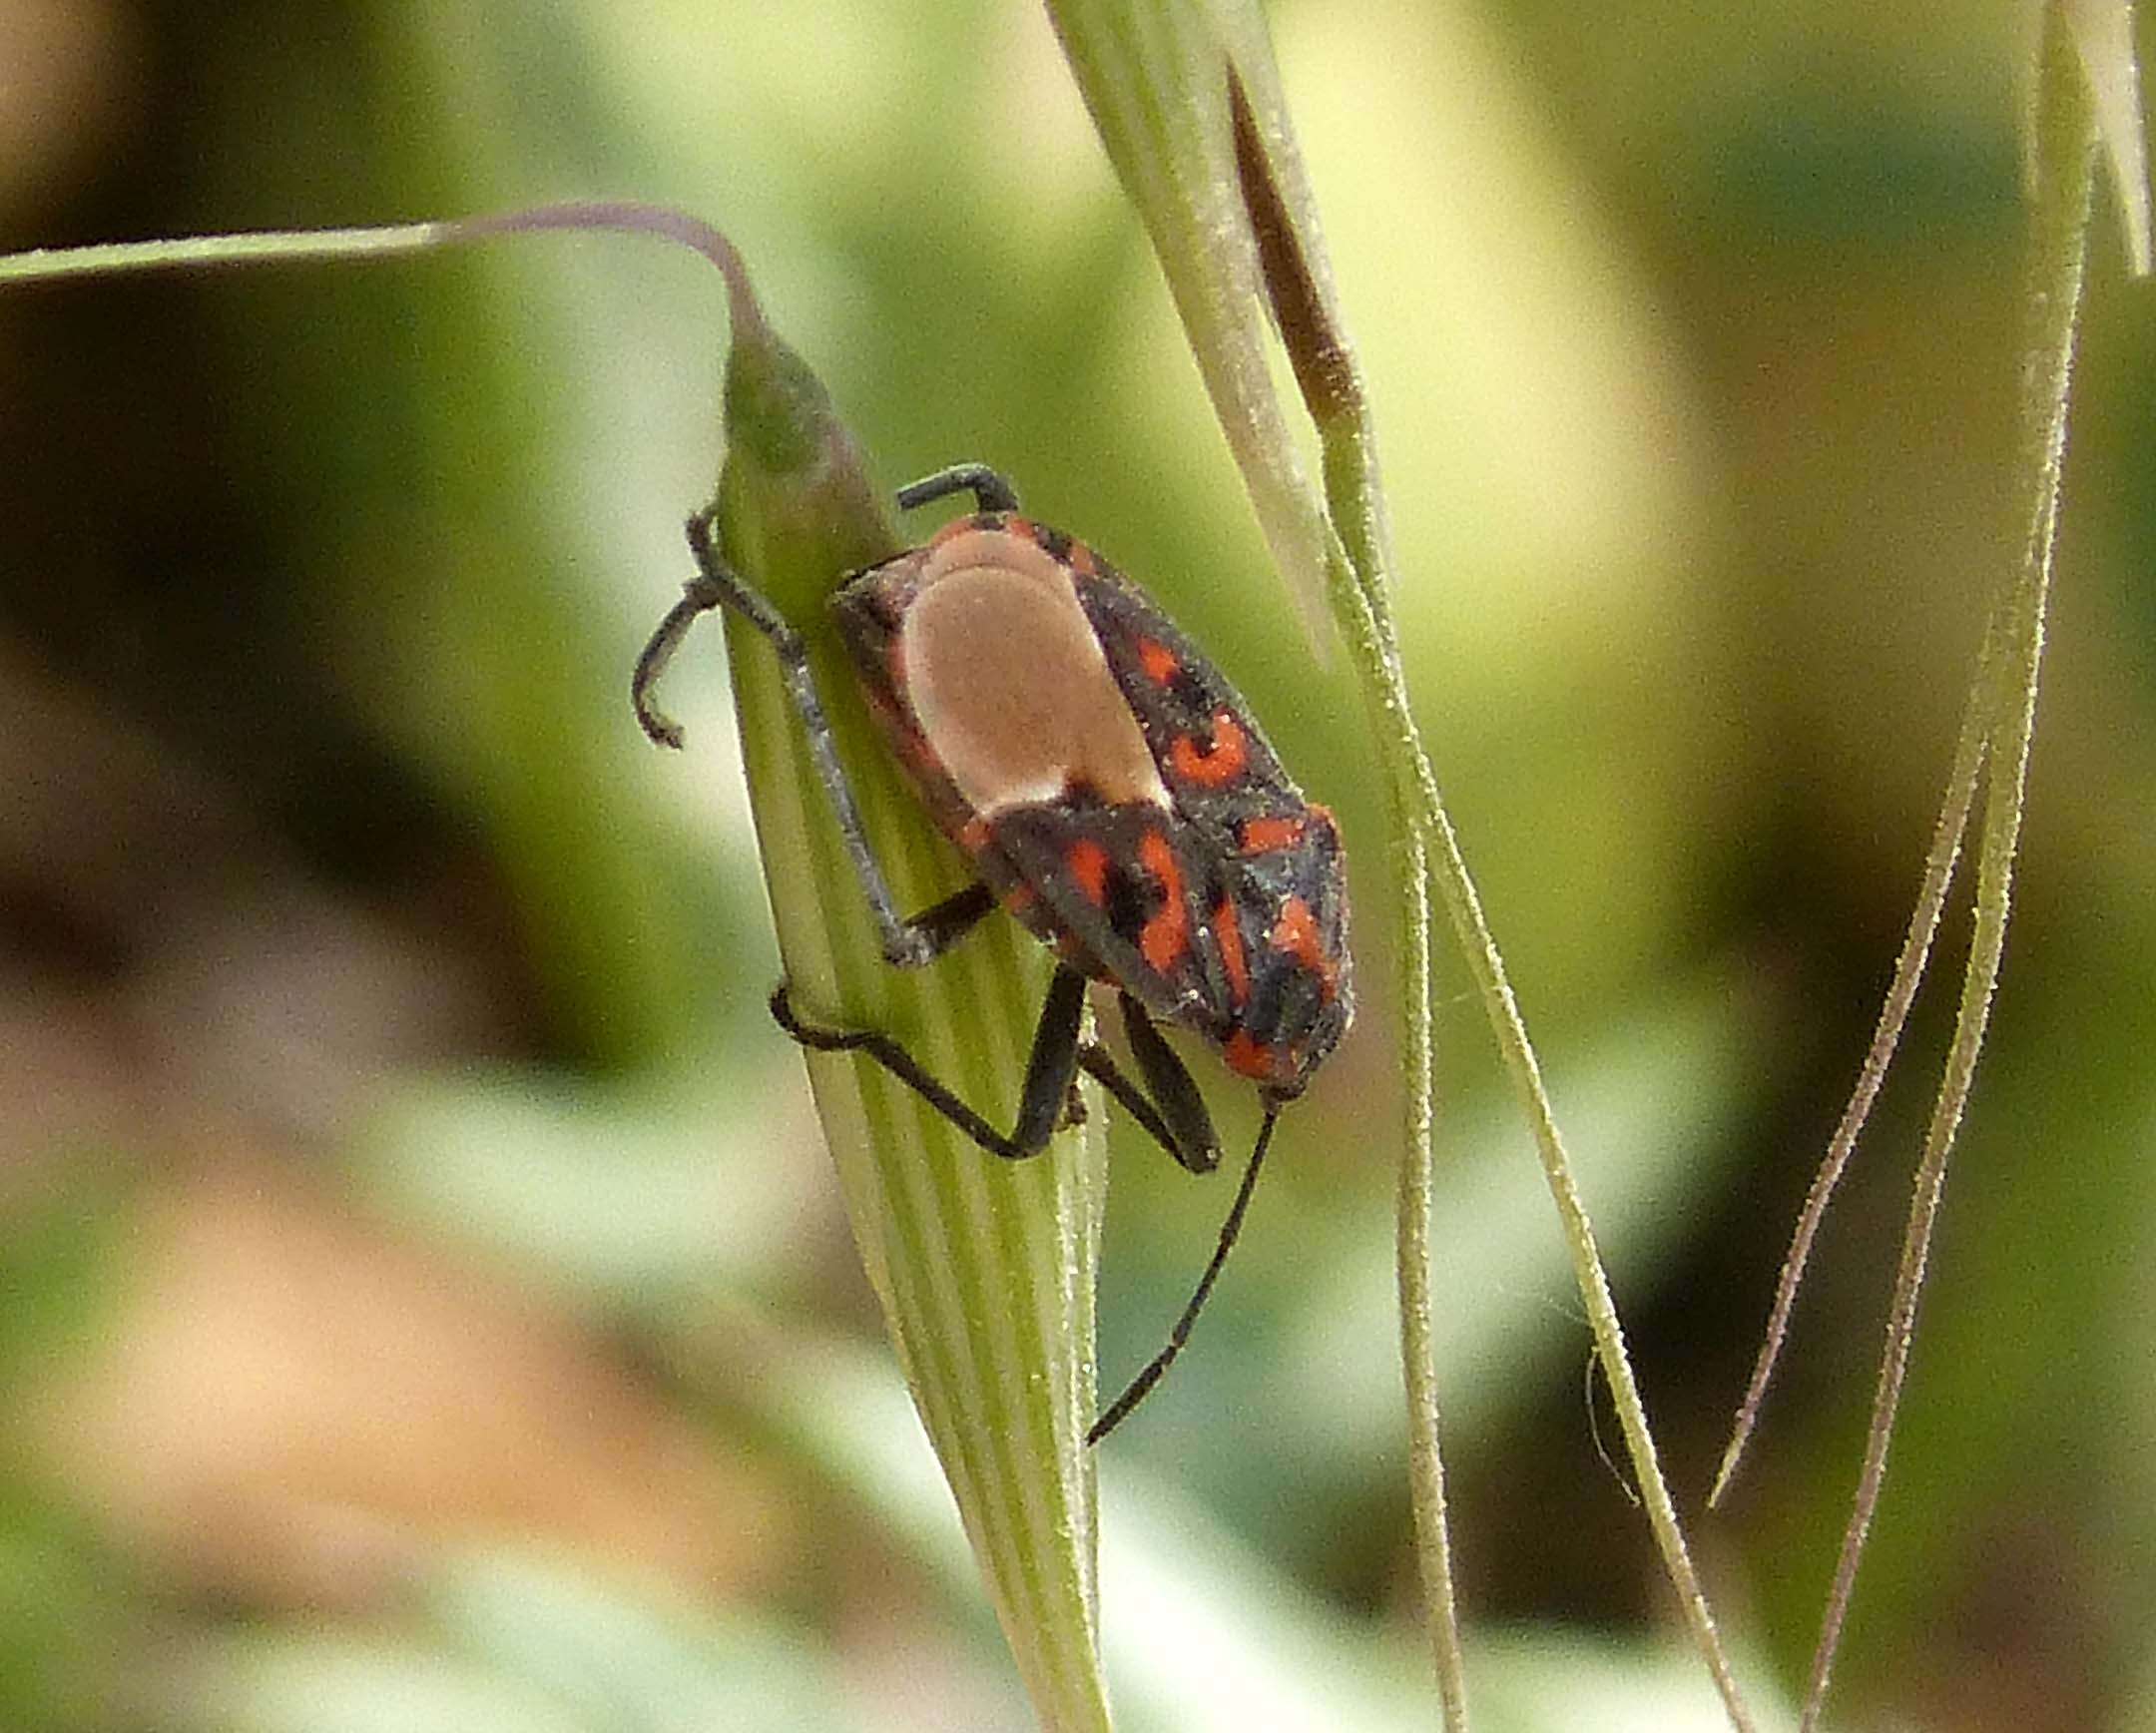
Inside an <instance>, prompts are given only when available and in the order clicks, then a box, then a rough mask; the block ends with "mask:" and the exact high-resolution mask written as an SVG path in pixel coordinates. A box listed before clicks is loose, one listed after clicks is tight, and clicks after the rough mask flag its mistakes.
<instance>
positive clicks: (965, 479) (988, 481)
mask: <svg viewBox="0 0 2156 1733" xmlns="http://www.w3.org/2000/svg"><path fill="white" fill-rule="evenodd" d="M954 493H970V494H971V495H972V496H973V505H974V509H975V510H977V511H1016V510H1017V509H1018V492H1017V489H1015V488H1014V487H1012V486H1011V484H1010V483H1009V482H1007V481H1005V480H1004V479H1003V477H1002V476H1000V475H998V474H997V473H996V472H995V471H994V470H993V469H990V468H989V467H988V465H987V464H985V463H954V464H952V465H951V466H950V467H949V468H948V469H939V470H937V471H936V472H935V473H934V474H933V475H924V476H922V477H921V479H920V480H918V481H914V482H908V483H907V484H906V485H905V486H904V487H901V488H900V489H899V490H898V509H899V510H900V511H911V510H913V509H914V508H915V507H916V506H922V505H927V504H930V503H931V502H933V501H935V500H938V499H948V498H949V497H950V496H951V495H952V494H954Z"/></svg>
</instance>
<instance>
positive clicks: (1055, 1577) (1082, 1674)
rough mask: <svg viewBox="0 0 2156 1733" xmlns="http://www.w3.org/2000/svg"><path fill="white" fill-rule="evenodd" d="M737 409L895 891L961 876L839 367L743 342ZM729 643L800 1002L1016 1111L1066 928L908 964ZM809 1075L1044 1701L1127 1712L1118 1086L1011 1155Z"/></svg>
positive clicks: (771, 538)
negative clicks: (1120, 1518)
mask: <svg viewBox="0 0 2156 1733" xmlns="http://www.w3.org/2000/svg"><path fill="white" fill-rule="evenodd" d="M727 411H728V413H727V419H728V426H729V429H730V433H731V438H732V443H731V446H730V449H729V452H728V457H727V465H726V469H725V472H724V474H723V476H722V478H721V483H720V492H719V523H720V527H721V531H722V535H723V539H724V544H725V547H726V550H727V552H728V555H729V557H730V558H731V559H732V560H733V561H734V562H735V564H736V566H737V569H739V570H741V571H742V572H744V573H745V574H747V575H749V576H751V578H752V580H753V581H754V582H756V583H757V584H758V586H759V587H760V588H762V589H763V590H764V591H765V593H766V594H767V595H768V596H770V597H771V598H772V600H773V601H774V602H775V603H776V604H777V605H778V606H779V608H780V609H781V611H782V612H784V613H786V614H787V615H788V616H789V617H790V618H791V619H792V620H793V621H794V622H795V623H796V625H797V627H798V628H799V629H800V630H801V631H802V632H803V633H804V634H805V635H806V636H807V637H808V640H809V643H810V647H811V656H812V660H813V663H814V666H815V671H816V677H817V683H818V686H819V687H820V689H821V692H822V696H823V700H824V704H825V707H826V710H827V712H828V714H829V717H830V720H831V724H832V727H833V729H834V730H835V732H836V734H837V737H838V743H839V750H840V753H841V756H842V757H843V759H844V761H845V763H846V765H847V767H848V770H849V773H850V774H851V775H852V776H853V779H854V794H855V796H856V798H857V800H858V802H859V807H860V815H861V819H862V822H863V824H864V826H865V828H866V831H867V834H868V837H869V839H870V841H871V844H872V846H873V847H874V848H875V850H876V852H877V856H878V859H879V860H880V862H881V864H882V866H883V870H884V873H885V875H886V877H887V878H888V880H889V882H890V885H891V889H892V892H893V893H894V895H896V897H897V898H898V900H899V903H900V905H901V906H902V907H907V908H916V907H925V906H927V905H928V904H930V903H932V902H934V901H936V900H938V899H940V898H941V897H942V896H944V895H946V894H948V893H949V892H950V891H952V890H955V889H957V888H958V887H959V886H960V885H961V884H962V883H963V882H964V869H963V866H962V865H961V864H960V863H959V861H958V859H957V857H956V854H955V852H954V851H952V850H951V849H950V848H949V847H948V845H946V844H945V843H943V842H942V841H941V839H939V838H937V837H936V836H935V835H934V834H933V833H932V832H931V831H929V830H928V828H927V826H926V824H925V821H924V820H923V819H922V818H921V816H920V810H919V804H918V802H917V801H916V800H915V799H914V797H913V796H912V794H911V793H910V791H909V790H908V789H907V788H906V787H905V786H904V785H903V784H902V783H901V782H900V781H899V779H898V776H897V773H896V771H895V769H894V768H893V767H892V766H891V765H890V763H889V755H888V753H887V752H886V751H885V750H884V749H883V747H882V745H881V743H880V741H879V740H878V739H877V738H876V737H875V735H874V731H873V728H872V725H871V723H870V721H869V719H868V718H867V716H866V714H865V712H864V710H863V708H862V706H861V704H860V702H859V701H858V699H857V698H856V697H855V696H854V695H853V694H854V686H853V682H852V678H851V675H850V673H849V672H848V671H847V669H846V667H845V666H844V663H843V658H842V654H841V651H840V648H839V647H838V646H837V645H836V644H835V643H834V641H833V634H832V633H831V632H830V630H829V629H828V625H827V623H826V620H825V616H824V611H823V607H822V604H823V602H824V601H825V599H826V598H827V597H828V595H829V593H830V590H831V588H832V585H833V582H834V580H835V579H836V577H837V576H838V575H839V574H841V573H843V572H845V571H848V570H852V569H856V568H858V567H860V566H863V565H868V564H872V563H874V562H876V561H878V560H881V559H884V558H888V557H889V556H890V555H891V554H893V553H896V552H897V551H899V545H900V544H899V542H898V540H897V538H896V537H895V536H894V534H893V532H892V531H891V529H890V526H889V523H888V520H887V518H886V517H885V514H884V511H883V508H882V505H881V502H880V500H879V499H878V498H877V497H876V496H875V495H874V494H873V493H872V492H871V491H869V489H868V486H867V484H866V483H865V481H864V480H863V474H864V469H863V466H862V465H861V463H860V462H859V460H858V458H857V457H856V456H855V455H854V454H853V452H852V449H851V445H850V441H849V440H847V438H846V436H845V434H844V432H843V430H842V429H841V428H840V427H839V426H838V424H837V422H836V420H835V417H833V416H832V415H831V413H830V411H829V407H828V405H827V403H825V402H824V401H823V398H822V391H821V387H820V386H818V385H817V384H816V383H815V381H814V380H813V378H812V377H811V376H810V375H809V374H808V371H807V369H806V368H805V367H804V366H802V364H801V363H800V361H799V360H798V359H797V358H796V357H794V356H793V355H792V354H791V352H790V351H787V350H785V349H784V347H783V345H779V344H777V343H776V342H775V343H773V344H771V345H769V346H745V345H742V344H739V343H738V344H737V345H736V347H735V349H734V353H733V357H732V359H731V362H730V364H729V368H728V376H727ZM805 434H806V435H807V436H806V437H805ZM728 648H729V654H730V659H731V665H732V670H733V679H734V687H735V695H736V704H737V709H738V714H739V718H740V726H741V732H742V745H743V753H744V758H745V761H746V764H747V768H748V775H749V784H750V791H751V796H752V802H753V805H754V808H755V811H756V815H757V832H758V839H759V842H760V845H761V846H762V848H763V850H764V857H765V866H766V875H767V882H768V883H769V885H770V888H771V895H772V906H773V912H774V915H775V917H776V920H777V923H778V929H779V936H780V945H781V949H782V951H783V952H784V954H785V957H786V966H787V970H788V974H789V978H790V980H791V981H792V983H793V986H794V990H795V993H796V998H797V1003H798V1005H799V1006H800V1008H801V1010H802V1011H803V1013H804V1014H805V1015H807V1016H808V1017H809V1018H810V1019H811V1020H812V1021H818V1022H828V1023H834V1024H838V1025H841V1026H849V1027H860V1028H876V1029H881V1030H884V1031H887V1032H889V1033H891V1034H893V1035H895V1036H896V1037H897V1038H898V1039H900V1040H901V1041H903V1042H904V1043H905V1044H906V1045H907V1046H908V1047H909V1048H910V1049H911V1050H912V1051H913V1052H914V1053H915V1054H916V1055H917V1056H918V1057H920V1058H921V1059H922V1061H923V1062H924V1063H926V1064H927V1065H928V1066H929V1068H930V1069H931V1070H933V1071H934V1072H935V1073H936V1075H938V1076H939V1077H941V1078H943V1079H944V1080H945V1081H946V1082H948V1083H949V1084H950V1085H951V1086H952V1088H954V1089H955V1090H956V1091H957V1092H958V1094H959V1095H960V1096H961V1097H963V1098H964V1099H965V1100H967V1101H969V1102H971V1103H972V1104H974V1105H975V1106H976V1107H978V1108H979V1109H980V1110H981V1111H982V1112H983V1113H985V1114H986V1115H987V1117H988V1118H989V1119H990V1120H991V1121H995V1122H997V1123H1002V1124H1008V1123H1010V1121H1011V1120H1012V1118H1013V1117H1014V1115H1015V1112H1016V1107H1017V1101H1018V1094H1019V1083H1020V1079H1021V1077H1022V1075H1023V1070H1024V1061H1025V1057H1026V1050H1027V1047H1028V1045H1029V1041H1030V1036H1031V1032H1032V1025H1033V1018H1034V1015H1035V1013H1036V1011H1037V1009H1038V1006H1039V1004H1040V1000H1041V996H1042V994H1043V993H1044V992H1045V990H1046V986H1047V976H1048V972H1049V966H1050V964H1049V959H1048V957H1047V954H1046V952H1045V951H1044V950H1043V949H1042V948H1041V947H1040V946H1039V945H1038V944H1037V943H1035V942H1033V941H1032V940H1031V939H1030V938H1027V937H1025V936H1023V935H1021V934H1020V933H1019V932H1018V931H1017V929H1016V928H1015V927H1014V926H1013V925H1012V924H1011V923H1009V922H1001V921H992V922H988V923H985V924H984V925H983V926H982V927H981V928H980V930H979V931H978V932H977V933H975V934H974V935H972V936H970V937H969V938H968V939H967V941H966V942H965V943H964V944H963V945H960V946H958V947H957V948H956V949H954V950H953V951H951V952H950V953H948V954H947V955H946V956H945V957H943V958H942V959H941V960H939V961H937V962H936V963H934V964H933V965H931V966H930V967H928V968H926V969H922V970H917V971H901V970H897V969H892V968H890V967H888V966H887V965H885V964H884V963H883V961H882V959H881V952H880V948H879V944H878V940H877V935H876V932H875V930H874V927H873V925H872V923H871V921H870V919H869V916H868V910H867V905H866V902H865V900H864V898H863V896H862V894H861V888H860V885H859V882H858V880H857V879H856V878H855V877H854V874H853V871H852V867H851V865H850V863H849V862H848V860H847V858H846V856H845V854H844V851H843V847H842V845H841V843H840V841H839V838H838V833H837V831H836V828H835V826H834V824H833V823H832V821H831V816H830V813H829V810H828V803H827V801H826V800H825V798H824V794H823V791H822V789H821V787H820V786H819V785H818V784H817V783H816V781H815V778H814V774H813V771H812V768H811V766H810V764H809V761H808V753H807V747H806V744H805V742H804V740H803V737H802V735H801V731H800V729H799V727H798V726H797V723H796V719H795V717H794V713H793V709H792V706H791V704H790V703H789V701H788V698H787V695H786V692H785V689H784V685H783V683H782V680H781V677H780V670H779V665H778V662H777V659H776V658H775V657H774V656H773V654H772V653H771V649H770V646H769V645H768V644H767V643H765V641H764V640H763V639H762V638H761V637H760V636H759V635H758V634H757V633H756V632H754V631H753V630H752V629H751V628H749V627H748V626H747V625H746V624H745V623H743V622H740V621H736V620H730V621H729V622H728ZM809 1075H810V1080H811V1083H812V1085H813V1088H814V1091H815V1097H816V1105H817V1111H818V1115H819V1117H820V1119H821V1121H822V1124H823V1129H824V1135H825V1137H826V1139H827V1140H828V1142H829V1144H830V1147H831V1152H832V1154H833V1156H834V1157H835V1158H836V1160H837V1163H838V1169H839V1175H840V1179H841V1182H842V1184H843V1189H844V1192H845V1197H846V1203H847V1208H848V1211H849V1213H850V1215H851V1217H852V1221H853V1228H854V1233H855V1237H856V1239H857V1240H858V1241H859V1244H860V1247H861V1252H862V1257H863V1260H864V1263H865V1265H866V1267H867V1271H868V1275H869V1279H870V1281H871V1283H872V1284H873V1286H874V1288H875V1291H876V1294H877V1297H878V1299H879V1300H880V1302H881V1303H882V1306H883V1309H884V1313H885V1317H886V1320H887V1322H888V1323H889V1326H890V1330H891V1335H892V1340H893V1342H894V1343H895V1345H896V1346H897V1349H898V1353H899V1358H900V1362H901V1364H902V1366H903V1368H904V1370H905V1374H906V1379H907V1382H908V1384H909V1385H910V1387H911V1388H912V1390H913V1393H914V1399H915V1402H916V1405H917V1406H918V1408H919V1410H920V1413H921V1417H922V1420H923V1421H924V1422H925V1424H926V1426H927V1429H928V1434H929V1437H930V1439H931V1441H932V1442H933V1444H934V1445H935V1448H936V1452H937V1454H938V1456H939V1457H940V1458H941V1460H942V1463H943V1467H944V1472H945V1475H946V1477H947V1478H948V1479H949V1481H950V1484H951V1488H952V1491H953V1493H954V1495H955V1497H956V1499H957V1502H958V1508H959V1512H960V1515H961V1517H962V1518H963V1520H964V1523H965V1526H966V1531H967V1535H968V1537H969V1539H970V1540H971V1542H972V1545H973V1549H974V1552H975V1554H976V1556H977V1557H978V1558H979V1559H980V1561H981V1566H982V1569H983V1572H984V1574H985V1576H986V1578H987V1581H988V1585H989V1590H990V1594H991V1597H992V1599H993V1600H994V1603H995V1606H996V1610H997V1614H998V1616H999V1618H1000V1619H1001V1621H1002V1623H1003V1627H1004V1631H1005V1634H1006V1636H1007V1637H1008V1639H1009V1641H1010V1644H1011V1647H1012V1651H1013V1653H1014V1655H1015V1656H1016V1658H1017V1661H1018V1666H1019V1670H1020V1672H1021V1674H1022V1675H1023V1676H1024V1678H1025V1682H1026V1686H1027V1689H1028V1691H1029V1693H1030V1694H1031V1696H1032V1699H1033V1703H1034V1707H1035V1709H1036V1711H1037V1713H1038V1714H1039V1715H1040V1718H1041V1720H1042V1723H1043V1724H1044V1725H1045V1726H1048V1727H1051V1728H1055V1729H1088V1728H1105V1727H1107V1726H1108V1725H1109V1724H1110V1719H1109V1711H1108V1704H1107V1694H1106V1687H1105V1684H1104V1682H1103V1680H1102V1677H1101V1673H1100V1664H1099V1655H1098V1624H1099V1619H1098V1604H1097V1603H1098V1589H1097V1583H1096V1578H1095V1531H1096V1521H1095V1486H1094V1478H1093V1470H1092V1461H1091V1456H1090V1453H1089V1452H1088V1451H1087V1450H1086V1448H1085V1445H1084V1436H1085V1430H1086V1427H1087V1425H1088V1424H1089V1423H1090V1421H1091V1418H1092V1414H1093V1407H1094V1377H1093V1363H1092V1351H1091V1345H1092V1319H1093V1280H1094V1269H1095V1265H1096V1262H1097V1257H1098V1237H1099V1219H1100V1199H1101V1195H1102V1186H1103V1184H1104V1168H1103V1164H1102V1148H1101V1138H1100V1132H1099V1126H1100V1124H1101V1122H1102V1120H1101V1114H1100V1112H1099V1111H1098V1103H1097V1101H1096V1102H1095V1103H1094V1111H1093V1112H1092V1113H1091V1114H1090V1116H1089V1127H1088V1128H1087V1130H1086V1131H1084V1132H1083V1133H1082V1134H1081V1133H1073V1134H1068V1135H1064V1136H1060V1137H1058V1138H1057V1139H1056V1141H1055V1143H1054V1144H1053V1145H1052V1146H1051V1148H1050V1149H1049V1151H1048V1152H1047V1153H1045V1154H1043V1155H1040V1156H1037V1157H1035V1158H1034V1159H1032V1160H1030V1161H1026V1162H1019V1163H1005V1162H1000V1161H997V1160H996V1159H995V1158H993V1157H991V1156H988V1155H986V1154H984V1153H983V1152H982V1151H981V1150H980V1149H978V1148H976V1147H975V1146H974V1145H973V1144H972V1143H971V1142H969V1141H968V1140H966V1139H965V1138H964V1137H963V1136H961V1135H960V1134H959V1133H958V1132H956V1131H955V1130H954V1129H953V1128H952V1127H951V1126H950V1125H949V1124H948V1122H946V1121H945V1120H944V1119H943V1118H942V1117H941V1116H940V1115H939V1114H937V1113H936V1112H935V1111H934V1110H933V1109H932V1108H930V1107H929V1106H928V1105H927V1104H926V1103H925V1102H923V1101H921V1100H920V1099H919V1097H917V1096H916V1095H914V1094H913V1093H912V1091H910V1090H908V1089H906V1088H905V1087H903V1086H902V1085H900V1084H899V1083H897V1082H896V1081H895V1080H894V1079H892V1078H890V1077H889V1076H887V1075H886V1074H885V1073H883V1072H882V1071H881V1070H880V1069H879V1068H876V1067H874V1066H872V1065H870V1064H867V1063H866V1062H864V1061H861V1060H859V1059H856V1058H853V1057H850V1056H846V1055H809Z"/></svg>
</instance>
